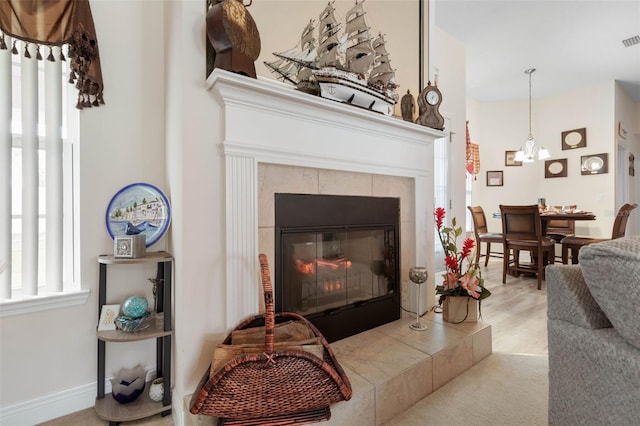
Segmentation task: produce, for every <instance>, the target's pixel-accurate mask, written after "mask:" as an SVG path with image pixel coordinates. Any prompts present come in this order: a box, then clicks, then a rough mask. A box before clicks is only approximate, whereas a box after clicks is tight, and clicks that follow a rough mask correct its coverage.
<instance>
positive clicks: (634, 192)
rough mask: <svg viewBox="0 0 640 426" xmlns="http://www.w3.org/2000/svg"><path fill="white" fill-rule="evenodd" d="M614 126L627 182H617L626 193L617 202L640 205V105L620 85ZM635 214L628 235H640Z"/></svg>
mask: <svg viewBox="0 0 640 426" xmlns="http://www.w3.org/2000/svg"><path fill="white" fill-rule="evenodd" d="M614 126H615V129H614V138H615V140H616V143H617V145H618V146H619V147H621V148H622V149H624V151H625V155H624V159H623V161H622V163H620V164H617V167H619V168H621V169H622V170H621V176H622V178H623V179H624V181H625V182H620V181H617V182H616V185H617V187H618V188H619V189H622V190H623V191H624V192H625V193H624V194H622V199H618V200H617V205H622V204H623V203H624V202H628V203H636V204H640V183H639V182H638V180H639V179H640V103H636V102H634V101H633V100H632V99H631V98H630V97H629V95H627V94H626V93H625V92H624V91H623V90H622V88H621V87H620V86H619V85H616V91H615V119H614ZM619 126H621V127H622V128H623V129H624V130H626V131H627V133H626V137H625V136H622V135H621V133H622V132H621V131H620V130H619ZM622 134H623V133H622ZM629 154H633V155H634V156H635V161H634V168H635V175H634V176H630V175H629ZM619 192H621V191H618V193H619ZM617 195H619V194H617ZM634 213H635V214H634V215H632V216H631V218H630V220H629V222H628V223H627V233H628V234H630V235H636V234H639V233H640V213H638V212H637V209H636V211H635V212H634Z"/></svg>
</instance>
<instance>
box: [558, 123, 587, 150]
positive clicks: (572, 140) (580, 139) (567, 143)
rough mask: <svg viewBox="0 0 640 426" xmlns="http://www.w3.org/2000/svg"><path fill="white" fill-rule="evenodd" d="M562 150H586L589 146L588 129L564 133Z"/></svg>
mask: <svg viewBox="0 0 640 426" xmlns="http://www.w3.org/2000/svg"><path fill="white" fill-rule="evenodd" d="M561 138H562V150H563V151H564V150H566V149H575V148H585V147H586V146H587V128H586V127H583V128H582V129H574V130H567V131H566V132H562V135H561Z"/></svg>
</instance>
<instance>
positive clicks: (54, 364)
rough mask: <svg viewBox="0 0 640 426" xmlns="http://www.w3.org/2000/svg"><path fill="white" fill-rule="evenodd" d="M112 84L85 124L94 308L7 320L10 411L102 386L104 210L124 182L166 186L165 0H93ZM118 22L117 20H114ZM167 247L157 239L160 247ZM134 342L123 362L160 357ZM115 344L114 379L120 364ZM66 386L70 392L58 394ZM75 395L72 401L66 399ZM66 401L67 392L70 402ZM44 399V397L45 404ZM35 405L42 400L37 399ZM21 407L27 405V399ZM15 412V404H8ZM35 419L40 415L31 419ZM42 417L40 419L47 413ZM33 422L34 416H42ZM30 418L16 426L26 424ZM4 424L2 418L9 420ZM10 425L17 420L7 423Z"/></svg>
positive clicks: (91, 393) (4, 355) (140, 278)
mask: <svg viewBox="0 0 640 426" xmlns="http://www.w3.org/2000/svg"><path fill="white" fill-rule="evenodd" d="M91 5H92V9H93V14H94V17H95V18H96V19H95V24H96V29H97V33H98V43H99V46H100V55H101V60H102V71H103V75H104V81H105V90H104V98H105V102H106V105H105V106H101V107H99V108H90V109H85V110H83V111H82V112H81V114H80V115H81V122H80V140H81V142H80V145H81V146H80V159H79V161H80V165H79V191H80V200H79V201H80V218H79V222H80V271H81V275H80V277H79V279H80V280H81V282H82V287H83V288H86V289H90V290H91V295H90V296H89V300H88V302H87V304H85V305H80V306H74V307H71V308H65V309H56V310H50V311H45V312H42V313H37V314H26V315H20V316H14V317H8V318H3V319H2V320H1V329H2V333H0V334H1V336H0V338H1V341H2V343H1V345H0V360H1V361H0V376H1V377H2V380H1V384H0V386H1V391H0V404H1V406H2V410H1V411H2V412H3V416H5V415H7V414H8V411H9V412H13V411H17V412H20V411H21V410H24V411H25V414H26V415H27V416H31V415H33V416H38V415H41V414H44V415H46V416H50V417H49V418H51V417H55V416H57V415H60V414H64V413H60V412H59V411H55V410H52V409H51V407H50V406H45V408H44V410H43V412H40V411H38V408H39V407H40V406H41V404H47V403H49V401H51V400H52V399H53V400H55V398H61V400H60V401H57V402H58V405H57V407H62V409H64V408H65V407H67V406H71V407H75V409H79V408H81V407H78V405H77V404H78V403H79V404H81V405H82V404H84V406H85V407H86V406H90V405H93V400H94V399H95V382H96V339H95V328H96V321H97V315H98V314H97V304H98V294H97V281H98V263H97V255H99V254H101V253H112V252H113V242H112V241H111V239H110V238H109V235H108V233H107V230H106V227H105V222H104V216H105V209H106V206H107V205H108V203H109V201H110V199H111V197H112V196H113V195H115V193H116V192H117V191H118V190H119V189H120V188H122V187H123V186H125V185H127V184H130V183H132V182H139V181H145V182H149V183H151V184H154V185H157V186H159V187H160V188H165V187H166V185H165V183H166V181H165V166H164V163H165V151H164V149H165V148H164V146H165V141H164V140H165V135H164V128H163V125H162V123H164V82H163V81H164V72H163V70H164V67H163V58H164V52H163V45H162V43H161V42H160V43H158V37H159V38H160V40H162V35H163V33H164V27H163V4H162V3H161V2H139V1H120V2H112V1H106V0H102V1H100V0H97V1H96V0H94V1H92V3H91ZM116 23H117V24H116ZM163 248H166V241H160V242H159V243H157V245H156V246H154V247H153V250H161V249H163ZM153 274H154V272H153V270H151V271H147V270H144V269H142V270H138V271H134V273H133V274H132V276H131V278H130V277H129V276H126V277H124V276H123V277H122V279H119V278H120V277H119V275H118V274H117V273H116V274H115V275H113V276H110V278H113V279H114V283H113V284H112V287H110V290H111V291H113V293H112V294H114V295H119V296H118V297H124V296H125V295H127V294H128V295H131V294H132V289H131V287H130V286H133V285H140V286H141V288H142V289H143V290H144V291H145V294H146V295H147V296H148V297H149V298H152V296H151V293H150V289H149V288H146V289H145V286H147V284H145V282H146V277H147V276H152V275H153ZM144 346H145V345H144V344H134V346H133V347H134V348H138V350H137V351H135V350H134V352H131V353H130V354H124V359H123V361H122V363H124V364H126V365H129V364H131V365H130V366H132V365H133V364H135V363H137V362H143V363H145V364H154V363H155V354H154V352H153V350H152V351H151V352H148V351H146V350H140V348H142V349H144ZM116 350H117V348H113V347H112V346H110V345H108V347H107V351H108V355H107V375H108V376H109V375H110V374H111V373H112V370H113V369H114V368H115V369H118V368H120V367H121V366H122V365H121V362H120V361H119V362H117V363H114V360H113V358H112V355H113V354H114V352H115V351H116ZM61 392H66V394H64V395H61V394H60V393H61ZM70 395H73V398H71V400H67V398H69V397H70ZM65 397H66V398H65ZM38 398H43V400H42V401H39V400H38ZM33 401H39V403H38V404H34V403H33ZM21 404H22V405H21ZM9 408H11V410H8V409H9ZM27 418H28V419H34V417H27ZM41 420H42V419H41ZM35 421H36V420H31V422H35ZM29 422H30V421H25V422H21V423H18V424H28V423H29ZM3 423H4V422H3ZM7 424H14V423H12V422H8V423H7Z"/></svg>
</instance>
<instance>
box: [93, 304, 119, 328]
mask: <svg viewBox="0 0 640 426" xmlns="http://www.w3.org/2000/svg"><path fill="white" fill-rule="evenodd" d="M119 313H120V305H102V311H100V321H99V322H98V330H99V331H104V330H115V329H116V323H115V320H116V318H117V317H118V314H119Z"/></svg>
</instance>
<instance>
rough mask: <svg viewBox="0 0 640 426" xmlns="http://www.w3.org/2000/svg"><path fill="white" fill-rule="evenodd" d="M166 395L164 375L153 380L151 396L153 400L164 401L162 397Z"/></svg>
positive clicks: (150, 389)
mask: <svg viewBox="0 0 640 426" xmlns="http://www.w3.org/2000/svg"><path fill="white" fill-rule="evenodd" d="M163 396H164V379H163V378H162V377H160V378H158V379H155V380H154V381H153V382H151V387H150V388H149V398H151V400H153V401H156V402H160V401H162V397H163Z"/></svg>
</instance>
